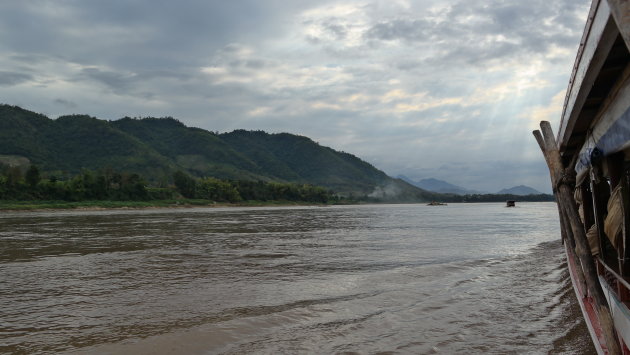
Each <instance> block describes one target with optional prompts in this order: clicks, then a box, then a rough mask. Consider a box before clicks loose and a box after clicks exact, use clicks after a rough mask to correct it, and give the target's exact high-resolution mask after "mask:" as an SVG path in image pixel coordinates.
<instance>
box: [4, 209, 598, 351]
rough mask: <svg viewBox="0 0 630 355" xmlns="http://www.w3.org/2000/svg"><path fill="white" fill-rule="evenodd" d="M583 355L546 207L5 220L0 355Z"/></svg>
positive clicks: (75, 214)
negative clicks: (70, 354) (9, 354)
mask: <svg viewBox="0 0 630 355" xmlns="http://www.w3.org/2000/svg"><path fill="white" fill-rule="evenodd" d="M593 351H594V350H593V348H592V345H591V344H590V338H589V337H588V334H587V331H586V328H585V325H584V322H583V320H582V317H581V313H580V311H579V307H578V306H577V303H576V301H575V294H574V293H573V289H572V288H571V284H570V280H569V277H568V272H567V270H566V265H565V258H564V254H563V251H562V246H561V243H560V242H559V227H558V217H557V208H556V205H555V204H553V203H519V204H518V205H517V207H515V208H506V207H504V205H503V204H492V203H488V204H450V205H448V206H434V207H430V206H424V205H366V206H339V207H282V208H199V209H156V210H122V211H121V210H116V211H68V212H60V211H51V212H2V213H0V353H15V354H22V353H24V354H27V353H28V354H31V353H33V354H38V353H40V354H43V353H49V354H52V353H55V354H56V353H81V354H83V353H87V354H183V353H186V354H214V353H221V354H224V353H225V354H242V353H258V354H299V353H313V354H333V353H359V354H375V353H399V354H436V353H443V354H453V353H460V354H482V353H484V354H487V353H490V354H506V353H507V354H510V353H533V354H546V353H553V354H555V353H566V354H576V353H577V354H589V353H592V352H593Z"/></svg>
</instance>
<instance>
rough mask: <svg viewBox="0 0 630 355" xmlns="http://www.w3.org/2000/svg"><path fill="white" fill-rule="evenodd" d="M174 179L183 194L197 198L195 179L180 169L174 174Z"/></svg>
mask: <svg viewBox="0 0 630 355" xmlns="http://www.w3.org/2000/svg"><path fill="white" fill-rule="evenodd" d="M173 181H174V183H175V187H177V190H178V191H179V193H180V194H182V196H184V197H186V198H195V186H196V182H195V179H193V178H192V177H190V176H188V175H187V174H186V173H184V172H182V171H181V170H178V171H177V172H175V174H173Z"/></svg>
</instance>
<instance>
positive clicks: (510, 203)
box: [505, 200, 516, 207]
mask: <svg viewBox="0 0 630 355" xmlns="http://www.w3.org/2000/svg"><path fill="white" fill-rule="evenodd" d="M505 207H516V201H514V200H507V201H505Z"/></svg>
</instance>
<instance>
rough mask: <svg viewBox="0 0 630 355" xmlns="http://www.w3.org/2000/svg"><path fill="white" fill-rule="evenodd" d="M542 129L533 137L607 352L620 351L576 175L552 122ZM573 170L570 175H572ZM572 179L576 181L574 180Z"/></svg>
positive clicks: (544, 123)
mask: <svg viewBox="0 0 630 355" xmlns="http://www.w3.org/2000/svg"><path fill="white" fill-rule="evenodd" d="M540 129H541V131H542V135H541V132H540V131H538V130H536V131H534V132H533V134H534V137H536V141H537V142H538V145H539V146H540V148H541V150H542V152H543V155H544V156H545V160H546V161H547V165H548V166H549V174H550V175H551V179H552V181H553V183H552V186H553V187H554V193H555V195H556V199H557V202H558V206H559V208H560V211H561V216H562V214H564V217H565V218H566V220H567V221H568V223H569V224H570V226H571V232H572V234H573V238H574V239H575V245H576V254H577V256H578V259H579V261H580V265H581V268H582V271H583V273H584V279H585V282H586V284H587V286H588V293H589V295H590V296H591V297H592V298H593V301H594V303H595V304H594V306H595V309H596V311H597V315H598V318H599V323H600V326H601V329H602V333H603V336H604V339H605V341H606V347H607V348H608V353H609V354H620V353H621V351H620V347H619V343H618V341H617V337H616V335H615V328H614V325H613V319H612V316H611V313H610V309H609V307H608V303H607V301H606V297H605V296H604V291H603V290H602V288H601V285H600V284H599V277H598V275H597V269H596V266H595V261H594V259H593V255H591V250H590V247H589V244H588V240H587V239H586V233H585V232H584V225H583V224H582V221H581V220H580V216H579V213H578V211H577V207H576V203H575V199H574V197H573V188H572V187H570V186H569V184H570V183H571V182H570V180H571V176H573V178H575V173H574V170H573V167H568V169H565V167H564V166H563V164H562V159H561V157H560V152H559V151H558V145H557V143H556V139H555V137H554V134H553V131H552V129H551V124H549V122H547V121H542V122H540ZM571 173H572V175H571ZM573 183H575V182H573Z"/></svg>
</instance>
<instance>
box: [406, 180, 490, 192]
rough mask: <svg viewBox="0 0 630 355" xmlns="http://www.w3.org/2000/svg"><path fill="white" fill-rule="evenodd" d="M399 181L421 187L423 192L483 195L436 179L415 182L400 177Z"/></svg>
mask: <svg viewBox="0 0 630 355" xmlns="http://www.w3.org/2000/svg"><path fill="white" fill-rule="evenodd" d="M398 178H399V179H402V180H405V181H407V182H408V183H410V184H411V185H414V186H416V187H419V188H421V189H423V190H427V191H433V192H438V193H443V194H456V195H468V194H478V193H483V192H479V191H475V190H469V189H466V188H463V187H461V186H457V185H453V184H451V183H449V182H446V181H444V180H438V179H434V178H428V179H422V180H419V181H413V180H411V179H409V178H408V177H406V176H404V175H399V176H398Z"/></svg>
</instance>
